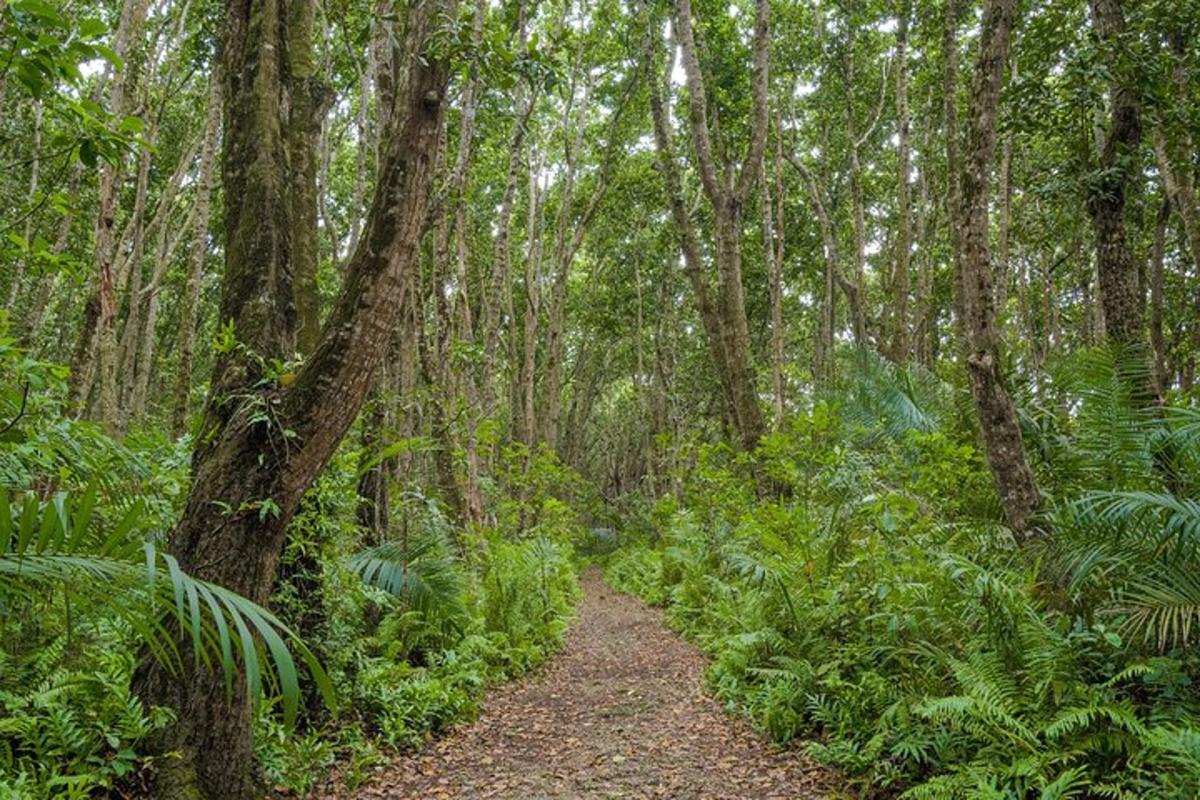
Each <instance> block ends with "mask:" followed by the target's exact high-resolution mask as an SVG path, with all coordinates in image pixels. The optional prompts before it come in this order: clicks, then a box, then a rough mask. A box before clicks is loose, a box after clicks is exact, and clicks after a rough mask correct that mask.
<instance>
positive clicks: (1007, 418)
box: [952, 0, 1041, 539]
mask: <svg viewBox="0 0 1200 800" xmlns="http://www.w3.org/2000/svg"><path fill="white" fill-rule="evenodd" d="M1015 5H1016V3H1015V2H1014V0H988V2H987V3H985V5H984V11H983V23H982V27H981V29H980V40H979V53H978V55H977V57H976V60H975V75H974V80H973V82H972V85H971V105H970V112H969V122H968V125H969V128H968V134H967V141H966V144H965V147H964V149H963V171H962V176H961V179H960V182H959V189H958V192H959V197H958V202H959V208H958V214H957V216H956V219H955V223H954V224H955V225H957V226H958V232H957V233H956V235H955V236H954V237H952V238H953V239H954V240H955V241H956V242H958V243H961V248H962V255H961V258H960V261H959V263H960V269H961V271H962V278H961V286H962V295H963V310H964V321H965V325H964V328H965V330H966V342H967V357H966V362H967V374H968V375H969V377H970V380H971V393H972V396H973V397H974V399H975V411H976V413H977V414H978V417H979V428H980V431H981V432H982V434H983V444H984V452H985V453H986V455H987V461H988V466H989V467H990V468H991V471H992V476H993V478H994V479H995V481H996V488H997V490H998V492H999V495H1000V502H1001V504H1002V505H1003V507H1004V514H1005V516H1006V517H1007V519H1008V524H1009V526H1010V527H1011V528H1012V529H1013V531H1014V532H1015V533H1016V534H1017V537H1018V538H1019V539H1026V538H1028V537H1029V536H1030V535H1031V534H1032V533H1033V531H1034V528H1035V525H1036V515H1037V512H1038V510H1039V509H1040V507H1041V495H1040V494H1039V493H1038V488H1037V483H1036V481H1035V479H1034V475H1033V470H1032V469H1030V466H1029V460H1028V458H1027V456H1026V454H1025V445H1024V442H1023V441H1022V439H1021V428H1020V425H1019V424H1018V422H1017V412H1016V408H1015V407H1014V406H1013V402H1012V397H1011V395H1010V394H1009V391H1008V387H1007V385H1006V382H1005V376H1004V373H1003V368H1004V367H1003V363H1004V362H1003V359H1002V357H1001V352H1000V344H1001V343H1000V333H999V330H998V328H997V325H996V309H995V305H994V303H995V301H994V298H993V295H992V259H991V244H990V237H991V233H990V230H991V226H990V224H989V219H988V205H989V200H990V195H991V173H992V159H993V156H994V154H995V149H996V109H997V106H998V105H999V101H1000V83H1001V78H1002V76H1003V73H1004V67H1005V64H1006V63H1007V61H1008V48H1009V42H1010V39H1011V36H1012V27H1013V16H1014V7H1015Z"/></svg>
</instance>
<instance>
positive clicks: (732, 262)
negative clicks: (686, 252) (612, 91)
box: [675, 0, 770, 451]
mask: <svg viewBox="0 0 1200 800" xmlns="http://www.w3.org/2000/svg"><path fill="white" fill-rule="evenodd" d="M769 18H770V9H769V4H768V2H767V0H757V2H756V3H755V7H754V38H753V44H752V55H753V60H754V71H753V77H752V94H753V120H752V126H751V131H750V141H749V142H748V144H747V148H746V155H745V159H744V161H743V162H742V163H741V165H740V168H738V169H736V170H735V169H734V168H733V165H730V164H726V165H724V168H723V169H722V170H718V168H717V164H716V161H715V157H714V153H713V145H712V139H711V136H712V134H711V131H710V129H709V122H708V108H707V105H708V100H707V90H706V86H705V82H704V76H703V74H702V71H701V68H700V62H699V58H698V56H697V49H696V42H695V37H694V35H693V30H692V7H691V2H690V0H680V2H679V4H678V9H677V13H676V17H675V19H676V27H677V30H678V38H679V44H680V51H681V53H682V56H683V68H684V73H685V74H686V75H687V84H688V89H689V92H688V95H689V103H688V106H689V110H690V115H689V117H690V123H691V132H692V144H693V149H694V150H695V154H696V161H697V166H698V168H699V172H700V179H701V180H700V183H701V186H702V187H703V189H704V193H705V195H706V196H707V197H708V200H709V203H710V205H711V206H712V210H713V216H714V218H715V219H714V222H715V228H716V235H715V254H716V262H717V303H716V307H717V312H718V314H719V316H720V333H721V337H722V339H723V341H724V350H725V353H726V356H727V359H726V362H725V369H726V371H727V372H728V377H729V381H728V382H729V388H730V394H731V397H732V400H733V406H732V409H731V410H732V412H733V413H732V417H733V420H734V425H735V427H736V430H737V435H738V442H737V444H738V446H739V447H740V448H742V449H743V450H746V451H750V450H753V449H754V448H755V447H756V446H757V445H758V441H759V439H760V438H761V437H762V435H763V433H764V431H765V424H764V422H763V416H762V410H761V408H759V404H758V392H757V389H756V388H755V376H754V360H753V354H752V351H751V348H750V327H749V322H748V320H747V317H746V301H745V287H744V286H743V285H742V215H743V210H744V207H745V204H746V201H747V199H748V197H749V193H750V190H751V189H752V188H753V186H754V183H755V181H757V180H758V178H759V171H760V169H761V167H762V157H763V153H764V151H765V149H766V137H767V123H768V116H767V86H768V41H769V32H770V28H769ZM718 368H720V365H719V364H718Z"/></svg>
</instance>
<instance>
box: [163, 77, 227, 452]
mask: <svg viewBox="0 0 1200 800" xmlns="http://www.w3.org/2000/svg"><path fill="white" fill-rule="evenodd" d="M211 80H212V84H211V86H210V88H209V92H208V114H207V116H206V118H205V123H204V143H203V144H202V145H201V149H200V167H199V171H198V173H197V176H196V212H195V216H194V218H193V224H192V251H191V258H190V259H189V261H188V272H187V281H186V283H185V284H184V290H183V301H182V303H181V304H180V311H179V315H180V316H179V364H178V365H177V367H176V375H175V389H174V395H173V399H172V404H171V406H172V407H171V432H172V433H173V434H174V435H175V436H179V435H181V434H182V433H183V432H184V430H185V428H186V427H187V421H188V414H189V412H190V406H191V396H192V371H193V362H194V360H195V348H196V327H197V325H198V324H199V316H200V285H201V281H202V280H203V278H204V261H205V257H206V256H207V254H208V221H209V210H210V208H211V203H212V182H213V169H214V167H215V165H216V160H217V141H218V139H219V137H220V135H221V78H220V76H219V75H213V77H212V78H211Z"/></svg>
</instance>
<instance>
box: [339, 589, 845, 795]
mask: <svg viewBox="0 0 1200 800" xmlns="http://www.w3.org/2000/svg"><path fill="white" fill-rule="evenodd" d="M583 590H584V597H583V602H582V605H581V606H580V609H579V619H578V621H577V622H576V623H575V625H574V626H573V627H572V629H571V631H570V633H569V634H568V637H567V643H566V647H565V649H564V650H563V652H562V653H561V654H559V655H558V656H557V657H556V658H555V659H554V660H553V661H552V662H551V663H550V664H549V665H548V666H547V667H546V668H545V669H543V670H542V671H540V672H538V673H536V674H535V675H533V676H532V677H530V678H529V679H527V680H525V681H521V682H518V683H515V684H509V685H507V686H503V687H500V688H498V689H497V690H495V691H493V692H492V693H491V695H490V696H489V697H488V699H487V701H486V703H485V705H484V709H483V713H482V715H481V716H480V718H479V720H478V721H476V722H475V723H474V724H471V725H465V726H462V727H460V728H457V729H455V730H454V731H452V732H450V733H449V734H448V735H446V736H445V737H443V738H441V739H439V740H438V741H436V742H435V743H433V744H432V745H431V746H430V747H429V748H427V749H426V750H424V751H423V752H420V753H416V754H413V755H411V756H406V757H404V758H401V759H400V760H398V761H396V762H395V763H394V764H392V765H390V766H389V767H387V768H386V769H385V770H384V771H383V772H382V773H381V774H380V775H379V776H377V777H376V778H375V779H374V780H373V781H372V782H371V783H370V784H369V785H368V786H366V787H363V788H362V789H359V790H358V791H357V792H356V793H355V794H354V796H355V797H359V798H388V799H389V800H401V799H403V800H410V799H411V800H436V799H438V798H453V799H454V800H498V799H501V798H502V799H503V800H616V799H617V798H620V799H621V800H639V799H642V798H645V799H648V798H670V800H810V799H815V798H823V797H824V796H825V793H824V792H823V791H822V786H823V785H828V781H827V779H826V776H825V775H824V774H823V773H822V771H821V770H820V768H819V767H815V766H814V765H812V764H811V763H808V762H807V761H806V760H805V759H804V758H803V757H802V756H801V755H799V754H798V753H794V752H791V753H778V752H775V751H773V750H772V749H771V748H770V747H768V745H766V744H765V743H764V742H763V741H762V740H760V739H759V738H758V737H756V736H755V735H754V734H753V733H752V732H751V731H750V730H749V728H748V727H747V726H746V725H745V724H744V723H743V722H742V721H740V720H735V719H733V718H730V717H729V716H727V715H726V714H724V713H723V712H722V710H721V708H720V706H719V705H718V704H717V703H716V702H715V701H714V700H712V699H711V698H710V697H708V696H707V695H706V694H705V693H704V691H703V671H704V667H705V660H704V657H703V656H702V655H701V654H700V653H699V652H698V651H697V650H696V649H695V648H694V647H692V646H691V645H690V644H688V643H686V642H684V641H682V640H681V639H679V638H678V637H677V636H675V635H674V634H673V633H672V632H671V631H669V630H668V629H667V627H666V625H665V624H664V622H663V619H662V614H661V612H659V611H657V610H655V609H651V608H647V607H646V606H645V605H644V604H643V603H641V602H640V601H638V600H636V599H634V598H631V597H628V596H625V595H621V594H618V593H617V592H614V591H613V590H612V589H610V588H609V587H607V586H606V585H605V584H604V582H603V580H602V578H601V576H600V574H599V572H598V571H597V570H591V571H589V572H588V573H587V574H586V575H585V576H584V578H583Z"/></svg>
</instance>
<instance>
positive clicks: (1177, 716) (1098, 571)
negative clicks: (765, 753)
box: [607, 353, 1200, 800]
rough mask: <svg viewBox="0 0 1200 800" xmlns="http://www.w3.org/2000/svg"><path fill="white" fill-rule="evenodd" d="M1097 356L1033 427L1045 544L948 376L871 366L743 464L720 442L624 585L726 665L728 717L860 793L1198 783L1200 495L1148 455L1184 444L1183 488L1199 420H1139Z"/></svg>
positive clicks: (1132, 793) (1125, 790)
mask: <svg viewBox="0 0 1200 800" xmlns="http://www.w3.org/2000/svg"><path fill="white" fill-rule="evenodd" d="M1081 358H1083V359H1088V360H1089V363H1087V364H1084V365H1082V366H1081V365H1078V364H1076V365H1072V368H1073V369H1075V370H1080V369H1085V370H1090V373H1091V377H1090V378H1088V379H1087V380H1085V381H1083V383H1082V385H1080V384H1078V383H1074V384H1071V383H1066V384H1065V385H1061V386H1060V387H1059V388H1058V391H1061V392H1062V394H1061V395H1060V401H1061V402H1063V403H1064V404H1066V403H1068V402H1069V403H1070V404H1071V407H1072V408H1073V409H1074V411H1075V413H1073V414H1071V415H1065V414H1061V415H1059V416H1056V417H1054V418H1053V419H1047V418H1044V417H1043V418H1041V419H1040V420H1038V424H1040V425H1041V429H1040V432H1037V431H1035V432H1031V433H1030V434H1029V436H1030V438H1031V440H1033V439H1035V437H1037V436H1039V435H1040V436H1042V437H1045V438H1046V439H1047V440H1053V444H1052V445H1051V444H1050V443H1047V445H1046V446H1045V447H1043V448H1042V452H1043V453H1044V454H1045V457H1044V458H1043V460H1042V462H1041V463H1040V464H1039V465H1038V466H1039V469H1040V470H1041V471H1042V472H1043V473H1044V474H1051V473H1054V472H1058V473H1059V480H1058V482H1057V483H1056V484H1055V485H1056V486H1059V487H1062V494H1061V495H1060V496H1055V497H1051V498H1049V499H1048V512H1047V514H1046V518H1045V520H1044V522H1043V526H1044V528H1045V534H1044V535H1043V537H1042V538H1041V539H1040V541H1039V542H1038V543H1036V544H1035V545H1033V546H1031V547H1026V548H1020V547H1019V546H1018V545H1017V543H1016V542H1015V541H1014V540H1013V538H1012V536H1011V535H1010V534H1009V532H1008V531H1007V529H1006V528H1005V527H1004V526H1003V525H1002V524H1001V523H1000V514H999V512H998V509H997V505H996V503H995V501H994V497H993V496H992V493H991V489H990V486H991V484H990V480H989V476H988V475H987V474H986V470H985V467H984V465H983V462H982V459H981V458H980V457H979V455H978V452H977V451H976V449H975V447H974V444H973V442H972V437H971V433H970V430H969V429H967V430H963V429H960V428H959V427H958V426H957V425H956V423H955V421H954V420H955V412H954V402H955V401H954V396H953V392H952V390H951V387H950V385H949V384H946V383H943V382H941V381H939V380H937V379H936V378H934V377H933V376H931V375H929V374H924V373H923V374H916V375H914V374H911V373H913V372H915V371H916V370H917V368H908V369H907V370H903V369H900V368H897V367H895V366H894V365H890V364H886V363H884V362H882V361H880V360H870V361H867V362H866V363H863V364H860V365H859V367H858V370H859V371H858V372H857V373H856V378H855V384H854V385H853V386H852V387H850V390H849V391H848V392H846V393H845V394H844V395H843V396H842V400H841V401H840V402H838V403H836V404H818V405H817V406H815V407H814V408H813V410H812V411H811V413H809V414H807V415H804V416H800V417H797V418H794V419H793V420H791V423H790V425H789V426H788V428H787V429H786V430H784V431H782V432H780V433H777V434H775V435H773V436H772V437H769V438H768V439H767V440H766V442H765V443H764V445H763V446H762V447H761V448H760V449H759V451H758V452H757V453H756V454H755V456H754V460H753V463H748V459H747V458H746V457H745V456H734V455H733V454H732V453H731V452H729V451H727V450H725V449H723V448H714V449H710V450H708V451H705V452H704V453H703V454H702V455H701V459H700V465H699V468H698V469H696V470H694V471H693V472H692V473H691V474H690V475H689V476H688V477H687V479H686V480H685V481H684V490H683V494H682V496H681V498H680V506H681V508H680V510H678V511H676V512H675V513H674V514H673V515H672V516H671V517H670V518H669V520H668V521H667V522H666V524H665V525H664V526H663V528H662V530H661V531H660V532H659V540H660V541H658V542H657V543H653V544H652V543H651V542H649V541H643V542H641V543H640V544H637V545H633V546H628V547H626V548H624V549H622V550H621V551H619V552H618V553H617V554H616V555H614V556H613V557H611V558H610V559H609V561H608V565H607V575H608V579H609V580H610V581H611V582H612V583H613V584H614V585H615V586H617V587H618V588H621V589H624V590H626V591H630V592H633V593H636V594H639V595H641V596H642V597H644V598H646V599H647V600H648V601H650V602H652V603H656V604H659V605H663V606H665V607H666V609H667V614H668V619H669V620H670V621H671V622H672V624H673V625H674V626H675V627H676V628H678V629H679V630H680V631H681V632H682V633H684V634H685V635H686V636H688V637H690V638H692V639H694V640H695V641H697V642H698V643H699V644H701V645H702V646H703V647H704V649H705V650H707V651H708V652H709V653H710V654H711V655H712V657H713V663H712V666H711V667H710V670H709V681H710V684H711V687H712V689H713V691H714V693H715V694H716V696H717V697H718V698H719V699H720V700H721V701H723V702H724V703H725V704H726V706H727V707H728V708H729V709H731V710H733V711H735V712H737V713H741V714H744V715H746V716H748V717H749V718H750V719H751V720H752V721H753V722H754V723H755V725H756V726H757V727H759V728H760V729H762V730H763V731H765V732H766V733H767V734H769V735H770V736H771V737H772V738H774V739H775V740H777V741H779V742H784V743H787V742H795V743H796V746H800V747H803V748H804V749H806V750H807V751H808V752H809V753H811V754H812V755H814V756H815V757H817V758H818V759H819V760H820V761H822V762H824V763H826V764H829V765H831V766H833V767H836V768H837V769H838V770H839V771H840V772H841V773H842V774H843V775H844V777H845V779H846V783H847V786H848V787H849V788H851V789H854V790H855V791H858V792H860V793H862V794H865V795H868V796H876V795H879V796H896V795H899V796H903V797H906V798H914V800H916V799H918V798H920V799H926V798H980V797H987V798H997V799H999V798H1020V799H1021V800H1025V799H1026V798H1045V799H1046V800H1049V798H1066V797H1122V798H1132V797H1139V798H1147V800H1149V798H1156V799H1157V798H1176V799H1177V800H1184V799H1185V798H1195V797H1196V796H1197V791H1198V788H1197V787H1200V783H1197V781H1196V775H1197V774H1198V770H1200V758H1198V756H1200V750H1197V748H1196V746H1195V745H1196V741H1197V739H1198V737H1200V701H1198V700H1197V694H1196V689H1195V682H1196V679H1197V678H1198V677H1200V659H1198V657H1197V651H1196V641H1197V634H1200V628H1198V626H1197V624H1196V620H1197V616H1196V615H1197V609H1198V608H1200V592H1197V588H1198V587H1197V585H1196V581H1195V577H1194V576H1195V575H1196V574H1198V569H1200V551H1198V550H1197V546H1198V545H1200V507H1198V506H1197V505H1196V504H1195V502H1194V501H1193V500H1191V499H1189V498H1188V497H1185V496H1181V495H1179V494H1175V493H1174V490H1173V489H1172V487H1171V486H1168V485H1166V483H1165V482H1164V479H1163V477H1162V476H1161V474H1160V473H1159V472H1158V471H1157V470H1156V467H1155V457H1154V453H1153V451H1152V449H1151V447H1152V443H1153V442H1154V441H1155V437H1158V439H1159V440H1162V439H1166V438H1171V439H1173V440H1174V441H1175V442H1176V444H1177V446H1176V447H1175V448H1174V452H1175V453H1176V454H1177V458H1178V459H1179V460H1178V462H1177V464H1176V467H1177V469H1178V472H1177V473H1176V475H1175V476H1174V480H1175V481H1176V482H1175V484H1174V485H1175V489H1176V490H1177V489H1178V488H1179V486H1180V485H1181V482H1182V483H1183V484H1187V482H1188V481H1192V483H1191V484H1190V485H1192V486H1194V485H1195V483H1194V481H1195V478H1196V472H1195V471H1194V467H1195V452H1196V451H1195V449H1194V446H1195V441H1196V439H1195V434H1194V430H1195V429H1194V425H1195V424H1196V419H1197V418H1196V416H1195V415H1194V413H1191V412H1184V411H1181V412H1178V414H1177V416H1172V417H1169V418H1166V419H1164V418H1162V417H1157V416H1150V415H1144V414H1141V413H1140V412H1133V411H1130V410H1129V405H1128V404H1127V403H1124V402H1122V401H1121V400H1120V398H1119V397H1113V393H1114V392H1117V391H1118V390H1119V387H1121V386H1122V385H1123V384H1122V381H1121V380H1120V379H1116V378H1114V377H1113V374H1114V371H1116V369H1117V367H1118V365H1119V358H1116V357H1113V356H1112V355H1111V354H1107V355H1106V354H1104V353H1099V354H1097V353H1089V354H1085V355H1084V356H1081ZM1105 364H1107V365H1108V366H1107V368H1105V366H1104V365H1105ZM1114 387H1116V388H1114ZM1101 405H1103V408H1100V407H1098V406H1101ZM1061 407H1062V406H1060V408H1061ZM1080 409H1082V411H1080ZM1035 417H1036V414H1035V413H1027V414H1026V418H1027V419H1034V418H1035ZM1113 423H1115V424H1117V425H1118V427H1119V428H1123V426H1126V425H1127V426H1129V427H1130V428H1133V429H1135V430H1137V431H1138V438H1137V441H1138V442H1143V444H1141V445H1139V446H1138V447H1136V448H1135V447H1132V446H1131V442H1132V441H1133V437H1124V438H1122V437H1119V436H1115V435H1112V433H1111V431H1112V427H1111V425H1112V424H1113ZM1094 426H1103V427H1104V428H1105V431H1106V433H1101V434H1096V432H1095V427H1094ZM1085 443H1086V444H1085ZM1145 443H1150V444H1145ZM1119 447H1124V448H1125V451H1124V452H1123V454H1122V455H1121V459H1120V460H1119V461H1118V459H1117V458H1116V456H1115V455H1114V453H1112V452H1108V451H1111V450H1112V449H1114V448H1119ZM1060 453H1061V454H1062V458H1064V459H1065V458H1067V457H1068V456H1067V454H1069V458H1070V459H1071V462H1072V463H1071V464H1069V465H1065V464H1063V463H1061V460H1060V459H1059V454H1060ZM1081 453H1082V454H1083V455H1091V456H1092V457H1093V458H1096V459H1105V461H1104V463H1103V465H1094V464H1093V462H1092V461H1091V460H1090V459H1088V458H1085V457H1083V455H1081ZM1114 463H1118V464H1119V465H1120V467H1121V471H1120V472H1114V469H1115V467H1114ZM1085 465H1087V466H1085ZM1089 469H1104V470H1106V471H1107V472H1108V474H1109V476H1110V477H1111V478H1116V479H1118V481H1119V482H1117V483H1116V484H1115V485H1116V486H1118V487H1120V488H1119V489H1111V488H1107V487H1108V486H1112V485H1114V484H1112V483H1109V484H1107V485H1104V484H1100V485H1098V484H1097V482H1095V481H1093V480H1090V479H1089V474H1088V470H1089ZM1067 472H1069V475H1067V474H1064V473H1067ZM756 474H757V475H759V476H761V475H763V474H767V475H770V476H771V477H772V479H773V480H774V481H775V487H776V490H777V491H776V492H774V496H771V497H765V498H764V497H762V496H760V495H759V494H756V492H755V491H754V476H755V475H756ZM1102 487H1104V488H1102ZM855 787H857V789H855Z"/></svg>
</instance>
